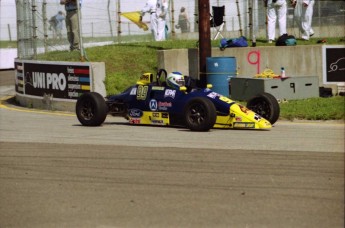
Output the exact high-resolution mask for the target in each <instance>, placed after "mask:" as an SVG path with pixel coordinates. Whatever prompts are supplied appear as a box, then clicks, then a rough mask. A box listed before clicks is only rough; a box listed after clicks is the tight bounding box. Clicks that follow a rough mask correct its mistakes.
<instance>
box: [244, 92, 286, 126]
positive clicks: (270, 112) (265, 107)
mask: <svg viewBox="0 0 345 228" xmlns="http://www.w3.org/2000/svg"><path fill="white" fill-rule="evenodd" d="M247 108H249V109H250V110H252V111H253V112H255V113H257V114H259V115H260V116H262V117H263V118H265V119H266V120H268V121H269V122H270V123H271V124H274V123H275V122H277V120H278V119H279V115H280V107H279V103H278V101H277V99H276V98H275V97H274V96H273V95H272V94H269V93H260V94H258V95H256V96H254V97H252V98H250V99H249V100H248V102H247Z"/></svg>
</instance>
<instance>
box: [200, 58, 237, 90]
mask: <svg viewBox="0 0 345 228" xmlns="http://www.w3.org/2000/svg"><path fill="white" fill-rule="evenodd" d="M206 73H207V83H208V84H212V90H213V91H215V92H217V93H219V94H222V95H223V96H226V97H229V96H230V86H229V83H230V79H231V78H232V77H235V76H236V58H235V57H207V58H206Z"/></svg>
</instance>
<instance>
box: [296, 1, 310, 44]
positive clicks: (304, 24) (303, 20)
mask: <svg viewBox="0 0 345 228" xmlns="http://www.w3.org/2000/svg"><path fill="white" fill-rule="evenodd" d="M291 3H292V6H293V7H295V18H296V21H297V23H298V27H299V31H300V33H301V38H302V39H303V40H309V38H310V37H311V36H313V35H314V30H313V28H312V27H311V22H312V19H313V8H314V3H315V1H314V0H292V1H291Z"/></svg>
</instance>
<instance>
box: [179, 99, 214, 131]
mask: <svg viewBox="0 0 345 228" xmlns="http://www.w3.org/2000/svg"><path fill="white" fill-rule="evenodd" d="M183 113H184V117H185V124H186V126H187V127H188V128H189V129H190V130H191V131H208V130H210V129H211V128H212V127H213V126H214V124H215V123H216V118H217V111H216V108H215V106H214V104H213V103H212V102H211V101H210V100H208V99H207V98H204V97H195V98H192V99H191V100H189V101H188V102H187V104H186V105H185V107H184V112H183Z"/></svg>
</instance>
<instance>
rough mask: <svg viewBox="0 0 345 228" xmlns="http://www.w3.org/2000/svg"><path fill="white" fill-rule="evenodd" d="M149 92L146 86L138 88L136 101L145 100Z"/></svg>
mask: <svg viewBox="0 0 345 228" xmlns="http://www.w3.org/2000/svg"><path fill="white" fill-rule="evenodd" d="M148 90H149V87H148V86H142V85H139V86H138V90H137V100H145V99H146V97H147V91H148Z"/></svg>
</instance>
